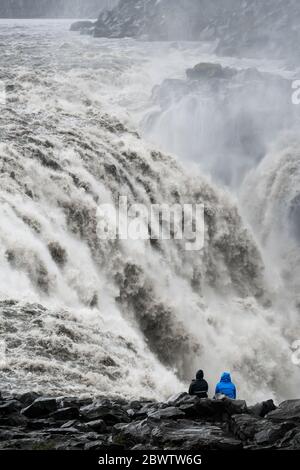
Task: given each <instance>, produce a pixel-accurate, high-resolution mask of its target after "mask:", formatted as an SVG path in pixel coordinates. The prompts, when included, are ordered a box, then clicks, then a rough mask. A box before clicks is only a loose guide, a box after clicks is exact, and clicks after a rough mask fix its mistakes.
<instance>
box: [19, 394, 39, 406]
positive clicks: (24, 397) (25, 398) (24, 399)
mask: <svg viewBox="0 0 300 470" xmlns="http://www.w3.org/2000/svg"><path fill="white" fill-rule="evenodd" d="M39 397H40V395H39V394H38V393H36V392H26V393H22V394H21V395H17V399H18V401H20V402H21V403H22V404H23V405H24V406H29V405H31V403H33V402H34V400H36V399H37V398H39Z"/></svg>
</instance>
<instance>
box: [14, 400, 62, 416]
mask: <svg viewBox="0 0 300 470" xmlns="http://www.w3.org/2000/svg"><path fill="white" fill-rule="evenodd" d="M56 410H57V402H56V400H55V398H37V399H36V400H34V402H33V403H32V404H31V405H29V406H28V407H27V408H24V409H23V410H22V414H23V415H24V416H26V417H27V418H42V417H43V416H47V415H49V414H50V413H53V412H54V411H56Z"/></svg>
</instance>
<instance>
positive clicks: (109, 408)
mask: <svg viewBox="0 0 300 470" xmlns="http://www.w3.org/2000/svg"><path fill="white" fill-rule="evenodd" d="M80 413H81V416H82V417H83V418H84V420H86V421H96V420H99V419H103V420H104V421H105V423H106V424H110V425H113V424H116V423H128V422H129V421H130V418H129V416H128V414H127V413H126V411H124V410H123V408H121V406H118V405H113V404H110V403H104V404H101V403H100V404H97V403H94V404H92V405H88V406H85V407H83V408H81V409H80Z"/></svg>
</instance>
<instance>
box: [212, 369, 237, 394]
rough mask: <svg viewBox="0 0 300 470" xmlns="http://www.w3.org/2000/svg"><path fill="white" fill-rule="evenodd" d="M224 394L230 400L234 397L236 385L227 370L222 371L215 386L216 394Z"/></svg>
mask: <svg viewBox="0 0 300 470" xmlns="http://www.w3.org/2000/svg"><path fill="white" fill-rule="evenodd" d="M218 394H221V395H225V396H226V397H228V398H231V399H232V400H235V399H236V386H235V385H234V383H232V382H231V377H230V374H229V372H223V374H222V377H221V380H220V382H219V383H218V384H217V386H216V395H218Z"/></svg>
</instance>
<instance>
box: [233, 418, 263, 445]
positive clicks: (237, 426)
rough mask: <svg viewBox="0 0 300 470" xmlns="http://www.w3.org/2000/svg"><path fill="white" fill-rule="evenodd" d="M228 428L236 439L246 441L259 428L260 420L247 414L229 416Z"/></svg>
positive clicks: (251, 437) (250, 438) (252, 436)
mask: <svg viewBox="0 0 300 470" xmlns="http://www.w3.org/2000/svg"><path fill="white" fill-rule="evenodd" d="M229 428H230V430H231V432H232V433H233V434H234V436H236V437H237V438H238V439H241V440H242V441H248V440H252V439H253V438H254V436H255V434H256V433H258V432H259V430H260V429H261V420H259V419H258V418H256V417H254V416H249V415H248V414H239V415H234V416H231V418H230V421H229Z"/></svg>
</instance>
